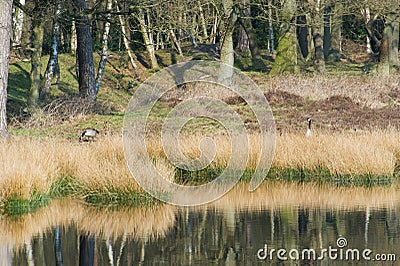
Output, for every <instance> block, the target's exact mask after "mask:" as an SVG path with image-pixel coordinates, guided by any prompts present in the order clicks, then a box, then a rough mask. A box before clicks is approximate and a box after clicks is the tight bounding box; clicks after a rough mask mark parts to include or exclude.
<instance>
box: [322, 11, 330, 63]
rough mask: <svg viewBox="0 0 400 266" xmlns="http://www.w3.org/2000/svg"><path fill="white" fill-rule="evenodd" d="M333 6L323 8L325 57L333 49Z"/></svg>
mask: <svg viewBox="0 0 400 266" xmlns="http://www.w3.org/2000/svg"><path fill="white" fill-rule="evenodd" d="M331 13H332V9H331V7H327V8H324V10H323V25H324V37H323V47H324V58H328V55H329V52H330V50H331Z"/></svg>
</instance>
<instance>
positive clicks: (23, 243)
mask: <svg viewBox="0 0 400 266" xmlns="http://www.w3.org/2000/svg"><path fill="white" fill-rule="evenodd" d="M275 188H276V189H274V193H269V192H266V191H255V192H253V193H256V194H251V195H253V196H251V197H250V196H246V195H245V194H241V193H242V192H241V191H242V190H240V189H239V191H236V192H235V193H236V194H235V195H230V196H228V197H225V198H224V199H223V200H221V201H219V202H217V203H213V204H210V205H208V206H207V207H196V208H175V207H172V206H170V205H160V206H155V207H154V208H150V209H146V208H136V209H122V210H118V209H117V210H107V209H103V210H102V209H98V208H91V207H88V206H85V205H81V204H78V203H71V202H66V203H62V202H59V203H54V204H51V205H50V206H49V207H48V208H44V209H41V210H39V211H37V212H35V213H33V214H29V215H25V216H22V217H19V218H8V217H2V219H1V220H0V258H1V260H2V262H5V261H6V260H8V261H11V260H12V263H13V264H15V265H29V264H31V265H32V264H35V265H43V263H44V264H46V265H62V264H63V265H78V264H80V263H84V264H86V265H89V264H90V262H92V261H93V260H95V261H97V263H98V264H99V265H126V264H128V265H131V264H138V263H139V262H142V263H143V264H160V263H164V264H165V263H166V262H168V263H169V264H174V265H175V264H206V263H225V264H227V265H231V264H239V265H241V264H248V265H251V264H254V263H256V262H257V260H258V259H257V257H256V252H257V250H258V249H260V248H263V247H264V245H265V244H267V245H268V247H269V248H275V249H279V248H286V249H287V250H289V249H291V248H297V249H304V248H314V249H316V250H319V249H322V248H328V247H329V246H332V247H333V248H336V240H337V238H338V237H339V236H343V237H345V238H346V239H347V240H348V247H349V248H359V249H363V248H370V249H371V250H373V251H374V252H394V253H399V251H400V248H398V249H399V250H393V249H396V248H397V247H400V245H399V244H400V238H399V234H400V218H399V211H400V208H399V207H398V206H400V205H398V204H397V203H393V201H386V204H384V201H382V200H383V198H379V199H380V200H379V202H382V203H383V204H381V205H380V206H379V205H377V204H375V205H374V204H371V202H372V203H373V202H378V200H377V199H376V198H375V199H374V198H373V197H375V196H376V195H378V194H379V193H375V192H374V193H375V194H374V193H372V194H367V192H366V191H367V190H365V191H364V190H363V191H362V192H363V193H361V194H362V196H363V197H364V198H366V199H370V200H369V201H365V202H362V201H360V197H361V196H360V195H358V194H353V197H354V198H357V200H358V201H359V202H356V201H355V200H354V201H353V202H352V203H349V202H346V203H343V200H340V197H341V196H342V195H343V194H339V195H340V197H338V199H337V205H334V201H333V200H331V201H329V202H328V201H326V200H321V202H323V204H321V206H319V207H318V206H317V205H310V206H307V205H305V204H300V202H301V199H299V200H298V204H293V200H294V199H293V197H294V196H293V195H291V194H295V196H296V195H299V194H298V192H293V193H292V192H288V191H286V192H284V191H285V190H284V189H283V188H282V189H281V188H280V187H275ZM306 189H307V188H306ZM343 190H344V189H343ZM300 191H301V190H300ZM379 191H381V189H378V192H379ZM381 192H382V191H381ZM260 193H261V194H260ZM285 193H286V194H285ZM296 193H297V194H296ZM323 194H324V192H323V191H321V192H318V193H317V192H316V191H315V190H312V196H313V197H316V198H319V197H321V195H323ZM254 195H255V196H254ZM262 195H264V197H262ZM284 195H287V197H286V199H285V197H284ZM329 195H331V194H329ZM374 195H375V196H374ZM383 195H387V196H388V197H389V198H392V196H393V195H394V194H393V195H392V194H390V193H388V191H386V194H383ZM273 197H277V198H276V199H274V198H273ZM377 197H378V196H377ZM379 197H381V194H379ZM237 198H240V200H239V199H237ZM257 198H258V201H257V200H256V199H257ZM278 198H280V199H281V200H280V202H281V206H278V204H277V203H278V202H279V200H278ZM273 200H275V201H273ZM285 200H286V201H287V202H289V203H290V204H289V203H287V204H286V203H285ZM299 206H300V207H299ZM275 261H276V262H278V260H277V259H276V256H275ZM88 263H89V264H88Z"/></svg>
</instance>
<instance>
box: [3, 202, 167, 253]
mask: <svg viewBox="0 0 400 266" xmlns="http://www.w3.org/2000/svg"><path fill="white" fill-rule="evenodd" d="M174 222H175V212H174V207H173V206H171V205H167V204H166V205H158V206H153V207H151V208H150V207H140V208H123V207H120V208H113V209H111V208H104V209H99V208H97V207H91V206H87V204H85V203H82V202H79V201H74V200H70V199H63V200H53V201H51V202H50V204H49V205H48V206H47V207H46V208H42V209H39V210H37V211H36V212H34V213H32V214H25V215H20V216H18V217H9V216H3V217H2V219H1V220H0V242H1V243H2V244H4V245H9V247H13V248H15V250H18V249H19V248H23V247H24V245H25V243H26V241H27V240H29V239H32V237H35V236H36V237H37V236H38V235H42V234H45V233H49V230H52V229H53V228H54V227H55V226H60V228H67V227H68V226H71V225H74V226H76V227H77V233H81V234H87V233H90V234H92V235H95V236H96V237H100V238H102V239H108V238H109V239H116V238H117V237H119V236H122V235H125V236H128V237H130V238H133V239H136V240H137V239H141V238H143V237H147V238H151V239H152V238H157V237H163V236H165V234H166V233H167V232H168V230H170V228H172V226H173V225H174Z"/></svg>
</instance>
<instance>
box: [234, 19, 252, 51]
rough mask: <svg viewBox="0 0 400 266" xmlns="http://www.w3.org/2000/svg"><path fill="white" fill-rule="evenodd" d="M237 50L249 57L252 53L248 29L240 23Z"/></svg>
mask: <svg viewBox="0 0 400 266" xmlns="http://www.w3.org/2000/svg"><path fill="white" fill-rule="evenodd" d="M236 51H237V52H238V53H240V54H241V55H243V56H245V57H248V56H249V55H250V54H251V52H250V47H249V37H248V36H247V33H246V30H245V29H244V27H243V26H242V25H240V28H239V36H238V42H237V45H236Z"/></svg>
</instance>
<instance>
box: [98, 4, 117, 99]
mask: <svg viewBox="0 0 400 266" xmlns="http://www.w3.org/2000/svg"><path fill="white" fill-rule="evenodd" d="M112 1H113V0H107V11H111V9H112ZM106 18H107V21H106V23H105V25H104V33H103V49H102V51H101V59H100V62H99V69H98V70H97V77H96V93H98V92H99V89H100V84H101V80H102V79H103V73H104V69H105V67H106V63H107V57H108V36H109V33H110V24H111V23H110V20H111V14H110V13H108V14H107V16H106Z"/></svg>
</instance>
